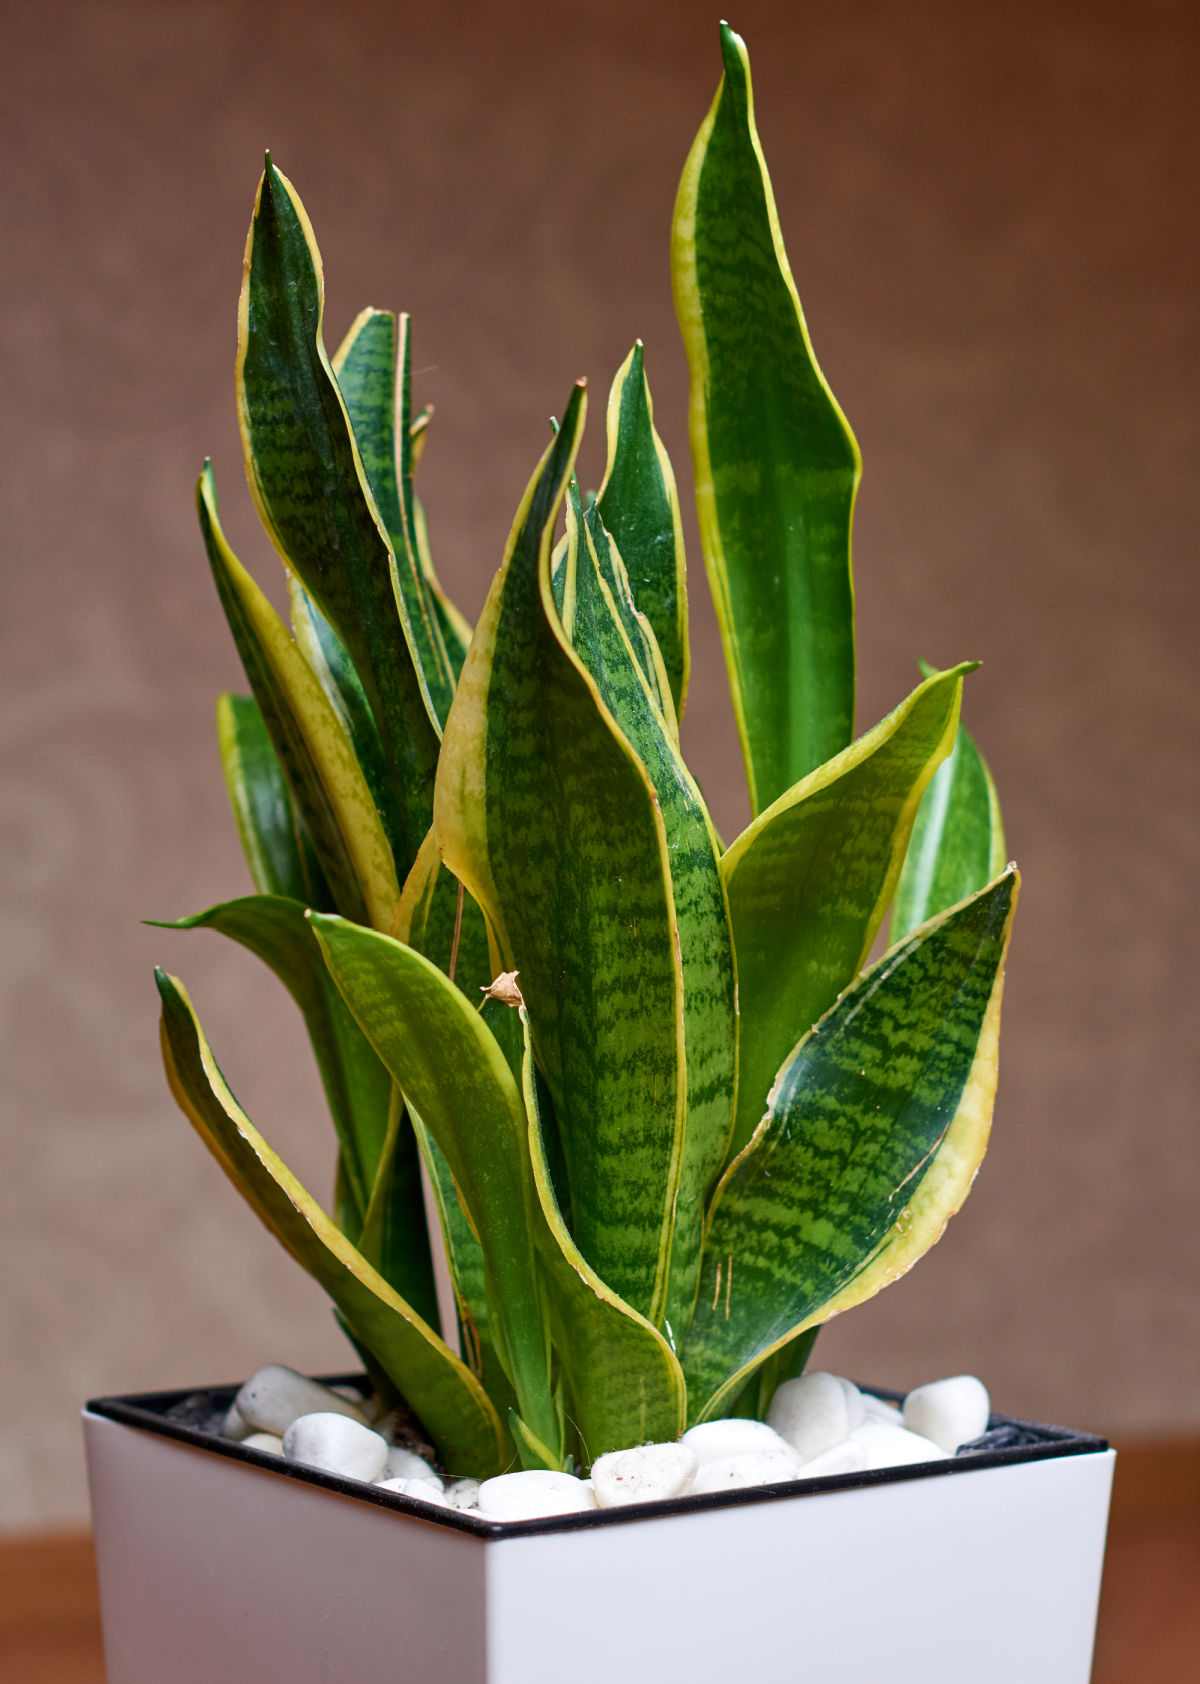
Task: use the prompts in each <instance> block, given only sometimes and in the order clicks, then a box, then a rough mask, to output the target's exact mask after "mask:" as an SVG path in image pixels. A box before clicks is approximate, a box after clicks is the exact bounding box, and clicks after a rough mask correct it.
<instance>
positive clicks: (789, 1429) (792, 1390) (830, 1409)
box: [767, 1373, 867, 1462]
mask: <svg viewBox="0 0 1200 1684" xmlns="http://www.w3.org/2000/svg"><path fill="white" fill-rule="evenodd" d="M866 1418H867V1412H866V1407H865V1405H864V1403H863V1397H862V1393H861V1392H860V1391H859V1389H858V1387H857V1386H856V1385H854V1384H853V1383H852V1382H851V1381H850V1380H842V1379H840V1378H839V1377H838V1376H837V1375H836V1374H822V1373H816V1374H801V1375H800V1376H799V1378H798V1379H795V1380H785V1381H784V1382H783V1384H782V1386H780V1387H779V1389H778V1390H777V1391H776V1393H775V1396H774V1397H773V1398H772V1399H771V1407H770V1409H769V1410H768V1411H767V1422H768V1424H769V1425H770V1426H772V1427H774V1429H775V1431H776V1432H777V1433H778V1434H779V1436H780V1437H781V1438H782V1439H784V1440H785V1441H786V1442H787V1443H788V1444H790V1445H791V1447H792V1449H793V1450H794V1451H795V1452H796V1454H797V1456H799V1457H800V1459H801V1461H804V1462H807V1461H809V1460H810V1459H811V1458H812V1457H813V1456H820V1455H821V1454H822V1452H824V1451H826V1450H832V1449H833V1447H834V1445H835V1444H841V1443H842V1442H843V1440H845V1439H847V1438H849V1437H850V1434H851V1433H852V1432H853V1431H854V1429H855V1428H856V1427H859V1426H861V1425H862V1423H863V1422H864V1421H865V1420H866Z"/></svg>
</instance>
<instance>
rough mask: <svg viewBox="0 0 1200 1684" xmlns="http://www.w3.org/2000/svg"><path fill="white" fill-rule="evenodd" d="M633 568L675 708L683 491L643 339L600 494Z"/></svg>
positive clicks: (683, 580) (624, 373) (618, 400)
mask: <svg viewBox="0 0 1200 1684" xmlns="http://www.w3.org/2000/svg"><path fill="white" fill-rule="evenodd" d="M597 503H598V506H599V510H600V515H601V518H602V519H603V522H604V525H605V527H606V528H607V530H608V531H609V532H610V533H611V534H612V536H613V540H614V541H615V544H616V547H617V549H618V551H619V552H620V555H621V558H622V560H623V561H624V564H625V567H626V569H627V571H628V575H629V582H630V585H631V587H632V591H633V600H634V601H635V602H636V604H637V606H638V608H639V609H640V610H641V612H642V613H644V614H645V616H646V618H647V620H648V621H649V623H650V626H651V628H652V630H653V635H654V639H655V642H656V644H657V647H658V649H659V650H660V651H661V654H662V660H663V665H664V668H665V670H666V675H667V682H668V686H669V689H670V693H671V699H672V701H673V703H674V708H675V714H676V716H677V717H678V718H682V717H683V710H684V705H685V703H686V700H687V685H688V669H689V666H690V663H691V656H690V651H689V647H688V604H687V563H686V560H685V558H684V550H683V518H682V516H681V514H680V510H679V492H678V490H677V489H676V485H675V474H674V470H673V469H672V467H671V459H670V457H669V456H668V455H667V452H666V447H665V445H664V444H663V442H662V440H661V439H660V438H659V436H658V433H657V432H656V430H655V426H654V406H653V403H652V402H651V398H650V386H649V383H648V381H647V379H646V370H645V351H644V348H643V345H642V342H641V340H640V339H639V340H638V341H637V343H636V345H635V346H634V347H633V350H632V351H630V353H629V355H628V356H627V357H626V359H625V361H624V362H623V363H622V364H621V366H620V368H619V369H618V370H617V374H616V378H615V379H614V380H613V384H612V390H611V392H610V393H609V398H608V465H607V467H606V468H605V470H604V481H603V483H602V484H601V487H600V492H599V495H598V498H597Z"/></svg>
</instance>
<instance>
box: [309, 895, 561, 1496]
mask: <svg viewBox="0 0 1200 1684" xmlns="http://www.w3.org/2000/svg"><path fill="white" fill-rule="evenodd" d="M313 928H314V929H315V931H316V935H317V940H318V941H319V942H320V944H321V948H322V951H323V952H324V955H325V961H326V964H327V965H328V968H329V972H330V975H331V976H332V977H333V980H334V982H335V983H336V984H337V987H338V989H339V990H340V992H341V994H342V997H343V999H344V1000H345V1001H346V1004H347V1005H348V1006H349V1007H350V1010H351V1011H352V1012H353V1014H354V1016H355V1017H356V1019H357V1020H358V1023H359V1025H360V1026H361V1028H362V1030H363V1033H364V1034H365V1035H366V1036H367V1038H368V1040H369V1041H370V1043H371V1045H372V1046H373V1047H374V1048H375V1051H376V1052H377V1053H378V1054H379V1057H380V1058H381V1059H382V1060H383V1062H384V1064H385V1065H386V1066H387V1068H388V1069H389V1070H390V1071H391V1074H392V1076H393V1077H394V1078H395V1080H396V1082H397V1083H398V1084H399V1086H400V1088H401V1089H402V1091H403V1093H404V1096H405V1098H406V1100H407V1101H408V1104H409V1106H410V1107H411V1108H412V1110H413V1111H414V1112H415V1114H416V1115H417V1116H418V1117H419V1118H420V1119H421V1121H422V1122H423V1123H424V1125H425V1127H426V1128H427V1129H428V1130H429V1132H430V1133H431V1134H432V1136H433V1138H434V1139H435V1140H436V1141H437V1144H438V1146H439V1147H440V1149H441V1151H442V1153H443V1154H444V1155H445V1158H446V1162H447V1164H448V1166H449V1169H450V1173H451V1175H452V1176H453V1178H454V1184H455V1186H456V1188H457V1190H458V1193H459V1196H460V1197H461V1199H462V1201H463V1204H464V1206H465V1209H466V1211H467V1213H468V1214H469V1219H470V1221H471V1223H472V1226H473V1227H474V1229H475V1231H476V1233H477V1234H478V1236H479V1242H480V1245H481V1247H482V1250H483V1255H484V1261H485V1270H486V1278H487V1303H488V1308H489V1311H490V1321H491V1327H492V1330H493V1334H494V1337H495V1339H496V1343H497V1348H498V1351H499V1354H500V1358H501V1361H502V1362H503V1364H504V1367H505V1370H506V1372H507V1373H508V1376H509V1378H510V1380H511V1381H512V1385H513V1390H514V1392H515V1394H516V1398H517V1406H518V1409H519V1411H520V1415H521V1418H522V1420H523V1421H524V1422H525V1424H526V1425H527V1426H528V1427H529V1429H530V1430H531V1431H532V1432H533V1433H534V1434H535V1435H536V1436H537V1437H538V1438H539V1439H540V1440H541V1441H542V1442H543V1443H544V1444H546V1445H548V1446H549V1447H550V1449H551V1451H552V1452H553V1453H554V1460H555V1463H556V1465H561V1463H562V1446H561V1443H557V1444H556V1438H557V1434H558V1431H559V1423H558V1417H557V1411H556V1409H555V1406H554V1399H553V1395H552V1390H551V1384H550V1349H549V1343H548V1337H547V1334H546V1330H545V1324H544V1319H543V1314H542V1295H541V1287H540V1281H539V1278H538V1273H537V1267H536V1262H535V1256H534V1250H533V1245H532V1240H531V1231H532V1227H533V1218H534V1204H533V1187H532V1180H531V1177H530V1174H529V1167H528V1159H527V1151H528V1149H527V1146H526V1140H525V1135H526V1128H525V1114H524V1108H523V1106H522V1103H521V1096H520V1093H519V1091H518V1089H517V1086H516V1083H515V1082H514V1081H513V1078H512V1074H511V1072H510V1070H509V1067H508V1064H507V1062H506V1060H505V1057H504V1054H503V1052H502V1051H501V1048H500V1046H499V1044H498V1043H497V1041H496V1039H495V1037H494V1036H493V1035H492V1033H491V1031H490V1030H489V1029H488V1027H487V1025H486V1024H485V1023H484V1022H483V1020H482V1019H481V1017H480V1016H479V1013H478V1010H477V1009H476V1007H475V1006H473V1005H471V1004H469V1003H468V1001H467V1000H466V998H465V996H464V995H463V994H462V992H461V991H460V990H459V989H458V988H456V987H455V986H454V984H453V983H451V982H450V980H449V979H448V978H447V977H445V976H443V975H442V973H441V971H439V970H438V968H437V966H436V965H433V964H431V963H430V961H429V960H427V959H424V958H422V957H421V955H420V954H419V953H417V952H415V951H414V949H412V948H411V947H406V946H404V945H403V944H402V943H400V942H397V941H393V940H391V939H390V938H389V937H387V936H380V935H376V934H375V933H374V932H372V931H370V930H364V929H361V928H359V927H358V926H357V925H354V924H347V923H346V922H344V920H341V919H337V918H329V917H319V916H314V918H313Z"/></svg>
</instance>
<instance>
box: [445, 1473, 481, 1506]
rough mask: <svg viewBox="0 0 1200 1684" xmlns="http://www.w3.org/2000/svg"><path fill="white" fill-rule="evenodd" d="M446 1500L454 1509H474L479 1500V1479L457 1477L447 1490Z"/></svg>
mask: <svg viewBox="0 0 1200 1684" xmlns="http://www.w3.org/2000/svg"><path fill="white" fill-rule="evenodd" d="M446 1501H447V1502H448V1503H449V1504H450V1507H451V1508H452V1509H474V1508H475V1507H476V1506H477V1504H478V1502H479V1481H478V1480H477V1479H456V1480H455V1481H454V1483H453V1485H451V1486H448V1487H447V1490H446Z"/></svg>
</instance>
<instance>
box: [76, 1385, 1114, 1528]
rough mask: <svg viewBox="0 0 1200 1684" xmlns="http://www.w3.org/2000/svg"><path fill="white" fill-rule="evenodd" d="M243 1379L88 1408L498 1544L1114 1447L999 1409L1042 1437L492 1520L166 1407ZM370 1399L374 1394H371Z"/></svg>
mask: <svg viewBox="0 0 1200 1684" xmlns="http://www.w3.org/2000/svg"><path fill="white" fill-rule="evenodd" d="M320 1379H321V1381H322V1383H323V1384H325V1385H335V1386H341V1385H348V1386H354V1387H357V1388H359V1389H360V1390H361V1389H362V1387H363V1384H364V1376H363V1375H361V1374H335V1375H327V1376H320ZM238 1390H239V1384H233V1385H222V1386H192V1387H186V1388H183V1389H181V1390H176V1391H169V1392H138V1393H131V1394H129V1395H128V1396H120V1397H101V1398H92V1399H90V1400H89V1402H88V1403H87V1404H85V1405H84V1410H85V1413H87V1414H89V1415H98V1416H100V1417H101V1418H102V1419H104V1420H107V1421H115V1422H118V1423H119V1424H120V1425H121V1426H125V1427H134V1428H137V1429H138V1430H139V1431H142V1432H150V1433H157V1434H159V1435H160V1437H163V1438H169V1439H174V1440H176V1441H177V1442H178V1443H181V1444H187V1445H191V1446H192V1447H193V1449H197V1450H206V1451H208V1452H210V1453H211V1454H213V1455H217V1456H227V1457H229V1458H230V1459H231V1460H233V1461H237V1462H244V1463H246V1464H247V1465H248V1466H249V1467H252V1468H258V1469H262V1470H263V1471H265V1472H267V1473H273V1474H277V1475H279V1476H280V1477H281V1478H284V1479H295V1480H300V1481H301V1482H302V1483H303V1484H305V1485H315V1486H319V1487H320V1488H321V1489H322V1490H325V1491H332V1492H336V1493H337V1494H338V1495H339V1496H342V1497H352V1498H354V1499H355V1500H356V1501H357V1502H360V1503H372V1504H374V1505H375V1507H376V1508H385V1509H392V1510H393V1511H394V1512H396V1513H398V1514H404V1515H408V1516H410V1517H411V1518H413V1519H419V1520H423V1521H427V1522H431V1523H432V1524H434V1525H437V1526H446V1527H449V1528H451V1530H453V1531H456V1532H466V1533H468V1534H469V1535H470V1536H472V1537H476V1538H483V1539H486V1540H489V1541H494V1540H501V1539H504V1538H528V1537H532V1536H534V1535H536V1534H540V1533H547V1532H582V1531H588V1530H592V1529H594V1528H596V1527H605V1526H622V1525H628V1524H630V1523H632V1522H636V1521H649V1520H666V1519H671V1518H674V1517H676V1516H678V1515H688V1514H702V1513H705V1512H706V1511H709V1510H713V1509H731V1508H741V1507H744V1506H746V1505H747V1504H752V1503H773V1502H780V1501H793V1500H802V1499H804V1498H809V1497H823V1496H826V1495H829V1494H831V1493H834V1492H838V1491H854V1490H863V1489H869V1488H870V1487H873V1486H882V1485H894V1484H900V1483H902V1482H907V1481H909V1480H918V1479H940V1478H944V1477H946V1476H949V1475H954V1474H966V1473H981V1472H984V1471H985V1470H987V1469H989V1468H1003V1467H1011V1466H1013V1465H1014V1464H1017V1463H1022V1462H1045V1461H1052V1460H1057V1459H1058V1458H1059V1457H1063V1456H1088V1455H1095V1454H1097V1453H1099V1452H1102V1451H1107V1450H1108V1449H1109V1448H1110V1446H1109V1442H1108V1440H1107V1439H1104V1438H1100V1437H1098V1436H1097V1435H1096V1434H1094V1433H1084V1432H1078V1431H1076V1430H1075V1429H1073V1428H1071V1427H1056V1426H1047V1425H1044V1424H1042V1423H1040V1422H1032V1421H1022V1420H1019V1419H1018V1418H1017V1417H1015V1416H1010V1415H999V1414H996V1413H993V1414H992V1416H991V1418H990V1420H989V1422H988V1427H989V1430H991V1429H992V1428H995V1427H1004V1426H1014V1427H1019V1428H1021V1430H1022V1431H1023V1432H1024V1433H1026V1434H1033V1435H1035V1436H1034V1437H1033V1439H1032V1441H1031V1442H1027V1443H1024V1444H1019V1445H1010V1446H1007V1447H1005V1448H1002V1449H994V1450H977V1451H969V1452H967V1453H966V1454H965V1455H959V1456H949V1457H946V1458H945V1459H943V1460H941V1461H937V1462H914V1463H908V1464H906V1465H904V1466H902V1467H897V1468H874V1469H870V1470H868V1471H865V1472H858V1473H842V1474H826V1475H824V1476H822V1477H818V1478H815V1479H813V1478H810V1479H789V1480H779V1481H776V1482H773V1483H772V1484H770V1485H754V1486H749V1487H745V1488H743V1489H739V1490H735V1491H714V1492H705V1493H702V1494H700V1495H697V1496H686V1495H685V1496H681V1497H669V1498H665V1499H662V1500H660V1501H658V1502H649V1503H627V1504H623V1505H622V1506H621V1507H619V1508H612V1509H582V1510H580V1511H579V1512H578V1513H576V1514H557V1515H543V1516H540V1517H538V1518H537V1519H534V1520H483V1519H480V1518H478V1517H477V1516H475V1515H469V1514H463V1513H461V1512H460V1511H459V1510H457V1509H447V1508H443V1507H442V1506H441V1505H439V1504H434V1503H423V1502H421V1501H420V1500H419V1499H417V1498H414V1497H404V1496H401V1495H400V1494H399V1493H398V1492H395V1491H383V1490H381V1489H380V1488H379V1487H378V1486H377V1485H367V1484H365V1483H364V1482H363V1481H362V1480H357V1479H346V1478H343V1476H342V1475H340V1474H330V1473H325V1472H324V1471H323V1470H321V1469H320V1468H308V1467H305V1466H304V1465H303V1464H302V1463H299V1462H287V1461H285V1460H284V1459H283V1457H281V1456H276V1455H273V1454H271V1453H270V1452H269V1451H262V1450H253V1449H249V1448H247V1446H246V1445H244V1444H239V1443H236V1442H235V1441H234V1440H232V1439H225V1438H221V1437H219V1436H218V1435H217V1434H216V1433H209V1432H203V1431H201V1430H200V1429H199V1428H198V1427H193V1426H189V1425H187V1424H186V1423H185V1422H183V1421H179V1420H172V1419H171V1418H170V1417H169V1415H168V1413H167V1411H169V1410H170V1409H171V1408H172V1407H173V1406H174V1405H176V1404H179V1403H182V1402H183V1401H184V1400H185V1399H186V1398H189V1397H192V1396H194V1395H195V1394H196V1393H198V1392H204V1393H206V1394H207V1395H208V1396H209V1397H211V1398H212V1400H213V1404H214V1406H215V1407H221V1406H225V1407H228V1405H229V1404H230V1403H232V1401H233V1399H234V1397H235V1395H236V1393H237V1392H238ZM861 1390H862V1391H864V1392H866V1393H868V1394H869V1395H870V1396H872V1397H877V1398H881V1399H883V1400H884V1401H885V1402H888V1403H898V1402H900V1401H901V1399H902V1398H903V1395H904V1394H903V1393H902V1392H895V1391H891V1390H888V1389H887V1388H885V1387H880V1386H867V1385H864V1386H862V1387H861ZM364 1395H365V1394H364Z"/></svg>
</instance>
